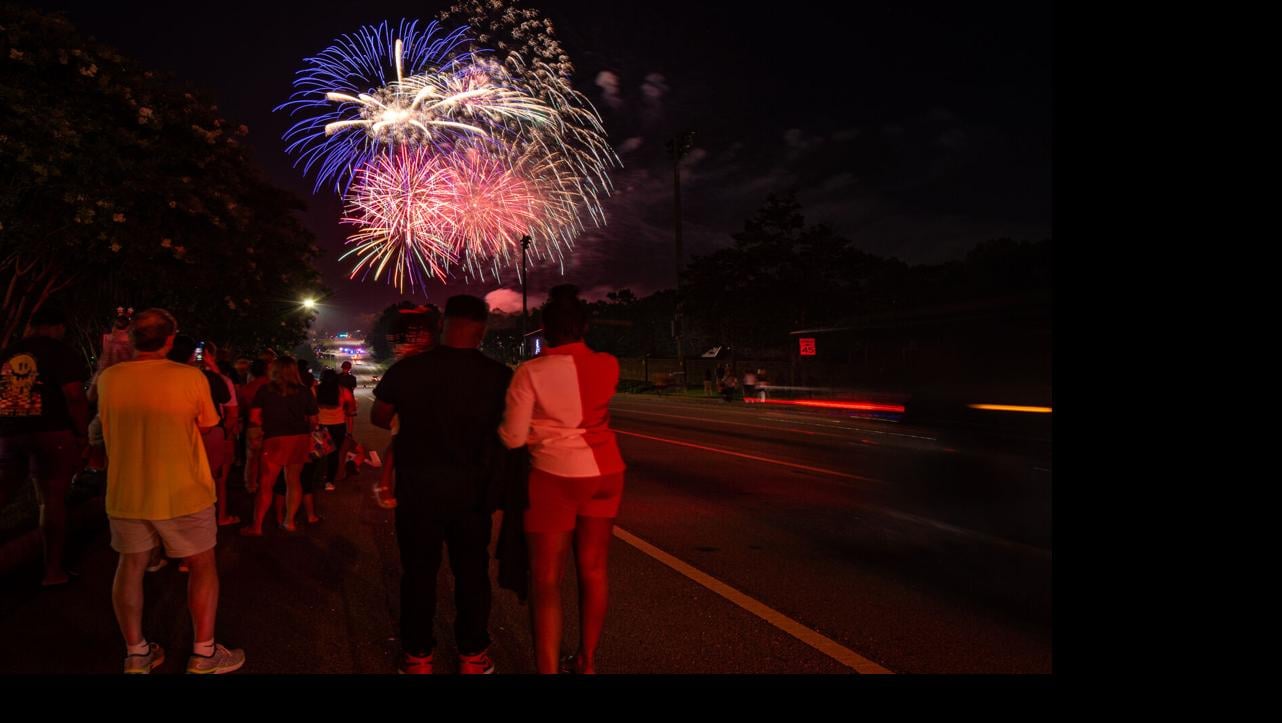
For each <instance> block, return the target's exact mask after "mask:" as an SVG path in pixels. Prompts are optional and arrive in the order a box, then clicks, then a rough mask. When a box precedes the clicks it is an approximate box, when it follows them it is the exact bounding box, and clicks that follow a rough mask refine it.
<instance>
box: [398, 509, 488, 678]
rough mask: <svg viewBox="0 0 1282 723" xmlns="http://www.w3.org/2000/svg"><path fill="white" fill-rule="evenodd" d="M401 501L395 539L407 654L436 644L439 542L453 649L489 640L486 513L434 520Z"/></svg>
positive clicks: (471, 650)
mask: <svg viewBox="0 0 1282 723" xmlns="http://www.w3.org/2000/svg"><path fill="white" fill-rule="evenodd" d="M412 507H413V506H406V505H404V504H403V505H402V506H399V507H397V508H396V542H397V545H398V546H399V547H400V550H401V569H402V570H403V571H404V572H403V573H402V575H401V645H402V647H403V648H404V649H405V652H407V653H410V654H412V655H426V654H428V653H429V652H431V651H432V649H433V648H435V647H436V637H435V636H434V635H433V634H432V630H433V622H434V621H435V619H436V575H437V571H438V570H439V569H440V567H441V544H442V543H444V544H445V546H446V547H447V548H448V550H449V555H450V571H451V572H452V573H454V606H455V609H456V610H457V618H456V619H455V621H454V638H455V641H456V642H457V643H458V649H459V653H461V654H463V655H471V654H475V653H479V652H481V651H482V650H485V649H486V648H488V647H489V646H490V631H489V625H490V594H491V591H490V550H489V546H490V525H491V522H490V515H489V514H488V513H481V514H471V515H468V516H465V517H460V518H456V519H452V520H434V519H431V517H430V516H428V515H425V514H421V513H418V512H416V511H415V510H413V509H412Z"/></svg>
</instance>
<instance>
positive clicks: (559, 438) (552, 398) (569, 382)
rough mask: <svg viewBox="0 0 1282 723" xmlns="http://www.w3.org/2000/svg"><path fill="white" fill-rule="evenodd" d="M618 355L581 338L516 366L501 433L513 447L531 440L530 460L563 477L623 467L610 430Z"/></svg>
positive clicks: (615, 471) (613, 471)
mask: <svg viewBox="0 0 1282 723" xmlns="http://www.w3.org/2000/svg"><path fill="white" fill-rule="evenodd" d="M618 385H619V361H618V360H617V359H615V358H614V357H613V356H611V355H609V354H605V353H603V352H595V351H592V350H591V349H589V348H588V347H587V345H586V344H584V343H583V342H581V341H579V342H574V343H572V344H562V345H561V346H554V347H550V348H547V349H545V350H544V351H543V354H542V355H540V356H539V357H537V358H535V359H531V360H530V361H527V362H525V363H524V364H522V365H521V366H519V367H517V369H516V374H515V375H513V377H512V383H511V384H510V385H509V386H508V389H507V408H506V410H505V411H504V413H503V424H502V425H501V426H500V427H499V437H501V438H502V439H503V444H505V445H507V447H508V448H509V449H516V448H517V447H520V446H522V445H525V444H528V445H529V447H530V462H531V464H532V465H533V466H534V467H535V468H536V469H540V470H542V471H544V472H547V473H548V474H554V475H557V476H560V477H599V476H601V475H609V474H617V473H619V472H622V471H623V470H624V464H623V457H622V456H621V455H620V454H619V444H618V442H616V441H615V438H614V432H612V431H611V430H610V399H611V398H612V397H613V396H614V392H615V389H616V388H617V387H618Z"/></svg>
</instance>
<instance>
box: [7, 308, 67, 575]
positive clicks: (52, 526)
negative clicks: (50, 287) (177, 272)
mask: <svg viewBox="0 0 1282 723" xmlns="http://www.w3.org/2000/svg"><path fill="white" fill-rule="evenodd" d="M66 331H67V325H66V318H65V317H64V316H63V314H62V312H61V311H60V310H57V309H53V308H50V307H44V308H41V309H40V310H39V311H37V312H36V313H35V314H34V315H32V317H31V323H30V326H29V329H28V331H27V335H26V336H25V337H24V338H22V339H21V340H19V341H18V342H16V343H14V344H13V345H11V346H10V347H9V348H7V349H5V350H4V351H3V352H0V508H3V507H4V506H5V505H6V504H7V503H8V501H9V499H10V497H11V495H12V493H13V492H15V491H16V490H17V489H18V487H19V485H21V484H23V483H24V482H26V481H27V479H28V478H30V477H34V478H35V481H36V493H37V497H38V499H39V501H40V534H41V536H42V537H43V539H44V563H45V571H44V579H43V581H42V583H41V584H43V585H44V586H46V587H49V586H52V585H62V584H64V583H66V582H67V581H68V580H69V579H70V578H69V577H68V576H67V571H66V570H65V569H64V568H63V560H62V553H63V547H64V544H65V542H66V536H67V504H66V503H67V490H68V489H69V488H70V486H71V477H72V475H74V474H75V472H76V465H77V463H79V462H80V461H81V459H82V457H83V455H84V452H85V450H86V448H87V447H88V427H89V400H88V399H87V398H86V396H85V382H86V381H87V380H88V379H89V369H88V367H87V365H86V364H85V361H84V359H82V358H81V357H80V356H79V355H78V354H76V352H75V351H74V350H72V348H71V347H70V346H68V345H67V344H65V343H63V341H62V338H63V336H64V335H65V334H66Z"/></svg>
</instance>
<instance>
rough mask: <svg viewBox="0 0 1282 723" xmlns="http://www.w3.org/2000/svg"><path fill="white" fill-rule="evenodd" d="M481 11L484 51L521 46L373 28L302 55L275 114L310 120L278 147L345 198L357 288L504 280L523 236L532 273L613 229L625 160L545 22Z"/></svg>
mask: <svg viewBox="0 0 1282 723" xmlns="http://www.w3.org/2000/svg"><path fill="white" fill-rule="evenodd" d="M474 5H475V7H473V6H469V7H468V8H467V11H468V12H470V13H471V15H470V16H469V17H468V18H467V19H468V20H469V21H471V22H473V23H475V27H477V28H480V29H481V31H482V34H481V35H480V37H479V40H480V42H486V40H487V38H488V37H489V35H487V34H486V33H487V32H488V33H491V34H494V35H495V38H496V40H498V37H499V36H501V35H503V33H501V32H496V30H504V31H506V30H510V32H509V33H507V36H509V37H513V38H518V39H521V40H522V42H520V43H516V44H511V43H508V42H507V41H505V40H498V45H499V48H500V49H499V51H498V52H492V51H489V50H486V49H483V48H481V47H480V46H479V45H478V44H477V43H476V41H474V40H473V39H472V37H471V35H470V34H469V33H470V30H469V28H468V27H467V26H464V27H460V28H458V29H456V30H454V31H452V32H449V33H445V32H444V31H443V30H442V29H441V26H440V25H439V24H437V23H431V24H429V25H428V26H426V27H425V28H424V29H422V30H420V29H419V27H418V25H417V23H412V22H406V21H404V20H402V21H401V23H400V25H399V26H398V27H396V28H392V27H390V26H389V25H388V24H387V23H386V22H384V23H383V24H381V25H378V26H367V27H364V28H362V29H361V30H360V31H358V32H357V33H355V34H353V35H345V36H343V37H342V38H340V39H338V40H337V41H336V42H335V44H334V45H333V46H331V47H330V48H327V49H326V50H325V51H323V52H321V53H320V54H319V55H317V56H316V57H313V58H308V59H307V64H308V65H307V67H306V68H304V69H303V70H302V71H300V72H299V74H298V78H297V79H296V81H295V93H294V94H293V96H291V99H290V101H289V102H287V103H285V104H283V105H281V106H280V107H279V108H278V110H279V109H284V108H288V109H289V110H290V113H291V115H303V116H304V117H303V118H302V119H300V120H299V121H298V122H296V123H295V124H294V125H293V127H291V128H290V130H289V131H288V132H287V133H286V135H285V140H286V142H287V149H286V150H287V152H289V153H292V154H296V155H297V161H296V164H295V165H299V164H301V165H302V166H303V169H304V173H313V172H314V173H315V175H316V190H317V191H319V190H320V188H321V187H322V186H323V185H325V184H327V183H333V184H334V187H335V189H336V190H337V191H338V192H339V193H340V194H342V195H343V196H344V203H345V205H344V218H343V219H342V220H343V222H344V223H347V224H350V225H353V226H355V227H356V230H355V231H354V232H353V233H352V235H351V236H350V237H349V238H348V244H349V246H350V248H349V249H348V251H347V252H346V253H345V254H343V258H354V259H355V265H354V268H353V270H352V278H357V277H361V278H369V277H372V278H373V279H374V280H376V281H377V280H382V279H385V280H386V281H387V282H389V283H391V284H394V285H396V286H398V287H400V288H402V289H403V288H404V287H405V285H406V284H408V285H410V286H412V287H413V286H418V285H420V284H422V283H424V282H425V281H426V280H427V279H431V278H436V279H442V280H444V279H445V278H447V277H449V276H452V275H453V274H454V273H459V272H461V273H462V274H464V275H465V276H468V277H472V276H478V277H483V276H485V275H486V274H487V272H492V273H493V275H494V276H495V277H496V278H497V277H498V275H499V272H500V270H501V269H502V268H503V267H505V266H514V265H515V260H516V257H517V255H518V253H517V252H518V251H519V249H520V247H521V239H522V237H524V236H527V235H528V236H530V237H531V240H532V245H531V249H532V251H533V255H534V259H535V261H536V262H538V261H541V260H542V261H548V260H555V261H558V262H562V265H563V261H564V254H565V252H566V251H567V250H569V249H571V248H572V247H573V242H574V238H575V236H576V235H577V234H578V233H580V232H581V231H582V230H583V228H584V224H583V222H582V219H583V218H585V217H586V218H590V219H591V221H592V223H593V224H594V225H597V226H601V225H604V223H605V217H604V214H603V213H602V209H601V202H602V200H603V199H604V198H605V197H607V196H608V195H609V194H610V192H611V185H610V178H609V170H610V168H612V167H614V166H618V165H620V164H619V160H618V157H617V156H616V155H615V154H614V151H613V149H612V148H611V147H610V145H609V143H608V141H607V139H606V135H605V130H604V128H603V127H602V124H601V119H600V116H599V115H598V114H597V113H596V110H595V109H594V108H593V107H592V105H591V103H590V102H588V100H587V98H586V97H585V96H583V95H582V94H580V93H578V92H577V91H575V90H574V89H573V88H572V86H571V85H570V82H569V73H570V71H571V70H572V66H570V65H569V62H568V58H567V57H565V55H564V54H563V53H562V51H561V50H560V46H559V44H557V43H556V42H555V39H553V38H552V36H551V32H552V27H551V23H550V22H548V21H545V20H538V18H537V13H534V11H528V10H527V11H521V12H520V13H519V14H514V13H515V12H516V11H512V12H507V10H506V9H504V6H503V3H502V2H498V0H488V3H487V6H486V7H487V8H488V9H489V10H490V11H496V9H497V12H500V13H501V14H502V17H500V18H498V21H497V24H496V23H494V22H488V21H484V18H480V16H479V15H477V13H478V12H481V8H480V6H479V4H474ZM453 11H454V12H455V13H456V14H459V11H460V8H459V7H456V8H454V9H453ZM483 21H484V22H483ZM513 23H515V25H513ZM506 26H513V27H506ZM487 29H488V30H487ZM527 58H528V60H527Z"/></svg>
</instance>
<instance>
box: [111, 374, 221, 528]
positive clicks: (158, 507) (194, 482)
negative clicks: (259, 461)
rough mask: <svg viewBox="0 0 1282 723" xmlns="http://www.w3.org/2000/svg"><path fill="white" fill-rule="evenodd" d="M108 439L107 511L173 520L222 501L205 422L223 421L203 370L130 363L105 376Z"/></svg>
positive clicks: (127, 516)
mask: <svg viewBox="0 0 1282 723" xmlns="http://www.w3.org/2000/svg"><path fill="white" fill-rule="evenodd" d="M98 416H99V418H100V419H101V420H102V434H103V437H104V438H105V439H106V442H107V515H108V516H110V517H116V518H121V519H131V520H169V519H173V518H175V517H182V516H183V515H190V514H192V513H195V512H200V511H201V510H203V509H205V508H207V507H209V506H210V505H212V504H214V501H215V499H216V493H215V488H214V477H213V475H212V474H210V472H209V460H208V459H207V458H206V456H205V445H204V443H203V442H202V441H201V439H200V429H199V428H200V427H212V426H215V425H217V424H218V410H217V409H215V408H214V400H213V398H212V397H211V396H210V394H209V382H208V381H206V379H205V375H204V374H202V373H201V372H200V370H198V369H196V368H194V367H190V366H187V365H186V364H179V363H177V362H172V361H169V360H167V359H159V360H147V361H126V362H120V363H119V364H115V365H113V366H112V367H110V368H108V369H106V370H104V371H103V372H102V374H101V375H99V377H98Z"/></svg>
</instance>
